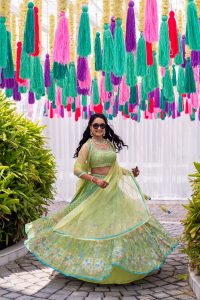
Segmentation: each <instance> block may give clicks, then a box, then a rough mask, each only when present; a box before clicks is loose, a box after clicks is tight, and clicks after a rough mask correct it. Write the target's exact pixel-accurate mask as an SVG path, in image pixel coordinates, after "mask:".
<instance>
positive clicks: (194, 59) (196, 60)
mask: <svg viewBox="0 0 200 300" xmlns="http://www.w3.org/2000/svg"><path fill="white" fill-rule="evenodd" d="M198 64H199V51H194V50H192V51H191V65H192V67H197V66H198Z"/></svg>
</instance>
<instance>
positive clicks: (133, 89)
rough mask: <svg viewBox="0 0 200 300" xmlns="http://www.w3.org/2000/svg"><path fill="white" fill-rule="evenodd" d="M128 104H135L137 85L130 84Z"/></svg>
mask: <svg viewBox="0 0 200 300" xmlns="http://www.w3.org/2000/svg"><path fill="white" fill-rule="evenodd" d="M129 103H130V104H136V103H137V87H136V86H132V87H131V89H130V99H129Z"/></svg>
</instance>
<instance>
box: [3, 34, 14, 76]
mask: <svg viewBox="0 0 200 300" xmlns="http://www.w3.org/2000/svg"><path fill="white" fill-rule="evenodd" d="M7 43H8V46H7V50H8V56H7V65H6V68H5V69H4V76H5V78H13V77H14V65H13V56H12V47H11V34H10V32H9V31H7Z"/></svg>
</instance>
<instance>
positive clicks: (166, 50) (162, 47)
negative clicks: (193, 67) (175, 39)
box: [158, 16, 170, 68]
mask: <svg viewBox="0 0 200 300" xmlns="http://www.w3.org/2000/svg"><path fill="white" fill-rule="evenodd" d="M158 53H159V55H158V62H159V65H160V66H161V67H163V68H166V67H167V66H168V65H169V62H170V47H169V33H168V23H167V16H162V22H161V26H160V35H159V45H158Z"/></svg>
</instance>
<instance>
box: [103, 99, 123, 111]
mask: <svg viewBox="0 0 200 300" xmlns="http://www.w3.org/2000/svg"><path fill="white" fill-rule="evenodd" d="M109 108H110V101H106V102H105V103H104V109H105V110H108V109H109ZM122 111H123V109H122Z"/></svg>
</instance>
